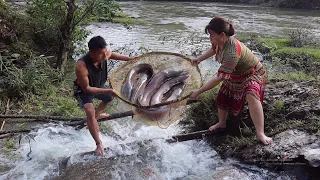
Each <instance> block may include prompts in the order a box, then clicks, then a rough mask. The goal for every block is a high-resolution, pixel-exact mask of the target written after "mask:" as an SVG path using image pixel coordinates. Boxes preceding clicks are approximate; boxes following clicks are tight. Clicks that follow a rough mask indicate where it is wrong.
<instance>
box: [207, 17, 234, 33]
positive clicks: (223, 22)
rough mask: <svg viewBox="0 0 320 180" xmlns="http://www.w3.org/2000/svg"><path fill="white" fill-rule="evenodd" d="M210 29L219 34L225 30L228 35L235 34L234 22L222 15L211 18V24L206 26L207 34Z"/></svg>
mask: <svg viewBox="0 0 320 180" xmlns="http://www.w3.org/2000/svg"><path fill="white" fill-rule="evenodd" d="M209 30H211V31H214V32H216V33H217V34H221V33H222V32H224V33H225V34H226V35H227V36H233V35H234V33H235V30H234V27H233V24H232V23H231V22H229V21H228V20H227V19H225V18H223V17H221V16H216V17H214V18H213V19H211V21H210V22H209V24H208V25H207V26H206V29H205V32H206V34H208V33H209Z"/></svg>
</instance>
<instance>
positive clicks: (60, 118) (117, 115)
mask: <svg viewBox="0 0 320 180" xmlns="http://www.w3.org/2000/svg"><path fill="white" fill-rule="evenodd" d="M197 102H200V101H199V100H188V101H187V104H193V103H197ZM128 112H129V111H127V112H124V115H123V116H122V115H121V113H115V114H111V115H114V116H113V117H114V118H103V119H101V121H107V120H111V119H116V118H122V117H126V116H132V115H133V112H132V111H130V112H132V115H131V114H130V113H128ZM0 118H8V119H32V120H28V122H32V121H39V122H41V121H44V122H47V121H50V122H51V120H56V121H80V122H81V123H83V122H85V121H86V120H85V119H86V118H85V117H65V116H39V115H0ZM7 121H10V120H7ZM11 121H13V120H11ZM80 122H77V123H80ZM77 123H75V124H76V125H78V124H77Z"/></svg>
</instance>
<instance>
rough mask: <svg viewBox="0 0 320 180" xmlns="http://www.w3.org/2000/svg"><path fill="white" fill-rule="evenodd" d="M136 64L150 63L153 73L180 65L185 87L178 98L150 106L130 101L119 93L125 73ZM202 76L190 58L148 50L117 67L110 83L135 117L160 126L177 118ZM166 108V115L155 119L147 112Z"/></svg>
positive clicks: (165, 125) (199, 84)
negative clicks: (184, 75)
mask: <svg viewBox="0 0 320 180" xmlns="http://www.w3.org/2000/svg"><path fill="white" fill-rule="evenodd" d="M138 64H150V65H151V66H152V68H153V71H154V74H155V73H157V72H159V71H162V70H164V69H167V68H169V67H175V66H178V67H182V68H183V69H184V71H185V72H187V73H188V75H189V77H188V78H187V79H186V80H185V82H184V83H185V85H186V86H185V88H184V90H183V92H182V94H181V96H180V97H179V98H178V99H175V100H172V101H168V102H164V103H159V104H155V105H151V106H142V105H140V104H135V103H131V102H130V101H128V100H127V99H125V98H123V97H122V95H121V93H120V92H121V87H122V85H123V83H124V82H125V80H126V76H127V73H128V72H129V71H130V69H131V68H133V67H135V66H136V65H138ZM202 83H203V82H202V76H201V73H200V69H199V67H198V66H197V65H196V64H194V63H192V62H191V59H190V58H188V57H186V56H184V55H181V54H177V53H170V52H150V53H146V54H143V55H141V56H139V57H138V58H136V59H135V60H133V61H128V62H127V63H125V64H124V65H122V66H120V67H119V68H117V69H116V70H115V71H114V72H113V73H112V74H111V76H110V84H111V86H112V88H113V89H114V90H115V92H116V95H117V96H118V97H119V98H120V99H121V100H122V101H124V102H125V103H127V104H128V105H130V107H132V109H133V110H134V112H135V116H134V117H135V119H139V120H144V121H145V122H147V123H148V124H151V125H159V124H162V127H168V126H169V125H170V124H171V123H173V122H174V121H176V120H177V119H179V116H180V114H181V111H182V107H183V106H185V105H186V102H187V99H188V97H189V96H190V93H191V91H192V90H195V89H198V88H200V87H201V86H202ZM164 107H166V108H167V109H168V113H167V115H166V116H162V117H161V118H159V119H157V120H155V119H154V118H150V116H149V115H148V113H145V112H148V111H149V110H150V112H151V111H154V110H156V108H162V109H163V108H164Z"/></svg>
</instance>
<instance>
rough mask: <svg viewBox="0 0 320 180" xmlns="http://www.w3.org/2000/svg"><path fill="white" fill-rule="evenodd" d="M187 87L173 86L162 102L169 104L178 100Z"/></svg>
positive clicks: (181, 84) (182, 85)
mask: <svg viewBox="0 0 320 180" xmlns="http://www.w3.org/2000/svg"><path fill="white" fill-rule="evenodd" d="M185 87H186V85H185V84H184V83H180V84H178V85H175V86H173V87H172V88H171V89H170V91H168V92H167V93H165V94H164V95H163V98H162V102H168V101H173V100H176V99H178V98H179V97H180V96H181V93H182V91H183V90H184V88H185Z"/></svg>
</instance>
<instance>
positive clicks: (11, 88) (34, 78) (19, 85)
mask: <svg viewBox="0 0 320 180" xmlns="http://www.w3.org/2000/svg"><path fill="white" fill-rule="evenodd" d="M24 63H25V64H23V68H21V67H19V66H21V65H19V64H17V60H16V59H11V58H9V57H2V56H0V70H1V72H0V77H1V79H0V91H1V93H2V95H4V96H6V97H8V98H22V97H26V96H27V95H28V94H38V95H40V94H44V93H45V92H48V91H49V90H50V89H51V87H52V86H53V84H52V82H55V81H57V80H58V78H59V73H57V72H54V71H52V69H51V67H50V66H49V65H48V62H47V60H46V59H45V58H41V57H36V56H31V57H29V58H28V59H27V60H25V61H24Z"/></svg>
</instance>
